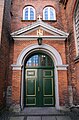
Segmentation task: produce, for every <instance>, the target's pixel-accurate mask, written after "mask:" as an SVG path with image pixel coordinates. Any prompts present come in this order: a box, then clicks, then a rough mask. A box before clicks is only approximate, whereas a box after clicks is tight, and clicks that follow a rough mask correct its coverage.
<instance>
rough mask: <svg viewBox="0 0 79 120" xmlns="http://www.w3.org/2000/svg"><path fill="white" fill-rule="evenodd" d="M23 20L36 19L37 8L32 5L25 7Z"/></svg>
mask: <svg viewBox="0 0 79 120" xmlns="http://www.w3.org/2000/svg"><path fill="white" fill-rule="evenodd" d="M23 20H35V9H34V8H33V7H32V6H27V7H25V8H24V9H23Z"/></svg>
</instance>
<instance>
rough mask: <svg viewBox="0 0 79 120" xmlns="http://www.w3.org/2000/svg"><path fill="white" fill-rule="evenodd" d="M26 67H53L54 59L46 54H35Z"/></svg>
mask: <svg viewBox="0 0 79 120" xmlns="http://www.w3.org/2000/svg"><path fill="white" fill-rule="evenodd" d="M25 64H26V65H25V66H26V67H38V66H39V67H52V66H53V62H52V59H51V58H50V57H49V56H48V55H45V54H42V53H41V54H35V55H33V56H31V57H30V58H29V59H28V60H27V61H26V63H25Z"/></svg>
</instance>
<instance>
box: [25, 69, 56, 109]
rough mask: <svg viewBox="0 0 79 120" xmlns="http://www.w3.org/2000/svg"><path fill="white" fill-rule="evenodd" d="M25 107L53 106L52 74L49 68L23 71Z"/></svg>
mask: <svg viewBox="0 0 79 120" xmlns="http://www.w3.org/2000/svg"><path fill="white" fill-rule="evenodd" d="M25 91H26V92H25V105H26V106H37V107H42V106H54V105H55V95H54V74H53V70H52V69H51V68H50V69H48V68H45V69H44V68H38V69H26V70H25Z"/></svg>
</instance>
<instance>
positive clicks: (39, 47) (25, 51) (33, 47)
mask: <svg viewBox="0 0 79 120" xmlns="http://www.w3.org/2000/svg"><path fill="white" fill-rule="evenodd" d="M36 50H42V51H45V52H48V53H49V54H50V55H51V56H53V60H54V62H55V64H56V65H62V59H61V56H60V54H59V53H58V51H57V50H56V49H55V48H53V47H51V46H49V45H47V44H42V45H37V44H33V45H30V46H28V47H26V48H24V49H23V50H22V52H21V53H20V55H19V56H18V59H17V63H16V65H22V62H23V58H24V56H25V55H26V54H27V55H28V53H30V51H31V52H32V51H33V52H34V51H36Z"/></svg>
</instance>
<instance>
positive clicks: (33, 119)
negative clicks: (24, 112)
mask: <svg viewBox="0 0 79 120" xmlns="http://www.w3.org/2000/svg"><path fill="white" fill-rule="evenodd" d="M27 120H41V117H40V116H28V117H27Z"/></svg>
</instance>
